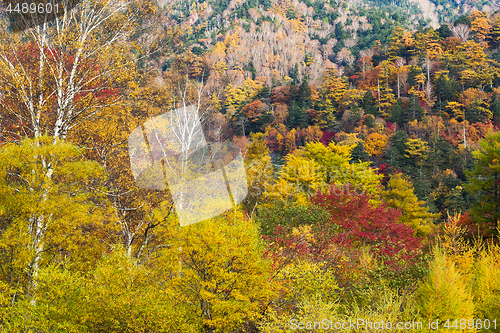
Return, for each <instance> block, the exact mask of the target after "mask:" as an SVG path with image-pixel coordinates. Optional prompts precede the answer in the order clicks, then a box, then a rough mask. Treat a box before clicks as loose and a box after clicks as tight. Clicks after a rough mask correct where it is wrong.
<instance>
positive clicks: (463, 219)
mask: <svg viewBox="0 0 500 333" xmlns="http://www.w3.org/2000/svg"><path fill="white" fill-rule="evenodd" d="M458 225H460V226H462V227H464V228H465V233H464V237H465V238H468V239H474V238H475V237H476V238H477V237H483V238H489V237H491V236H493V234H494V230H495V225H494V224H493V223H477V222H476V221H475V220H474V219H473V218H472V216H471V215H470V212H468V211H467V212H465V213H464V214H462V215H461V216H460V220H458Z"/></svg>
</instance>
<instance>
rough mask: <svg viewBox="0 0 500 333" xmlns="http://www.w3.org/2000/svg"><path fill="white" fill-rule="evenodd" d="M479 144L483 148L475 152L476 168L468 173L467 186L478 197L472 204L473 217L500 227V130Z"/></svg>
mask: <svg viewBox="0 0 500 333" xmlns="http://www.w3.org/2000/svg"><path fill="white" fill-rule="evenodd" d="M479 144H480V145H481V148H480V149H479V150H477V151H475V152H474V153H473V155H474V157H475V163H474V169H473V170H472V171H470V172H467V173H466V174H467V184H466V185H465V188H466V190H467V191H469V193H472V194H474V195H476V197H477V199H476V200H475V201H474V203H473V205H472V215H473V217H474V218H475V219H476V220H477V221H478V222H481V223H490V224H491V225H492V226H493V227H494V226H497V227H500V162H499V161H500V132H497V133H496V134H493V135H491V134H490V135H488V136H487V137H486V138H485V139H484V140H481V141H479Z"/></svg>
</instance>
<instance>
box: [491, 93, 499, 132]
mask: <svg viewBox="0 0 500 333" xmlns="http://www.w3.org/2000/svg"><path fill="white" fill-rule="evenodd" d="M490 109H491V113H493V123H494V124H495V125H497V126H500V98H498V97H495V98H494V99H493V102H492V103H491V106H490Z"/></svg>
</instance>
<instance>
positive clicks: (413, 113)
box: [403, 94, 424, 123]
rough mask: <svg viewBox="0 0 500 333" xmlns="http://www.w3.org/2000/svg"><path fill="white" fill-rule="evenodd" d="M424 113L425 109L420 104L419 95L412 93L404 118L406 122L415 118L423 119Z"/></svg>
mask: <svg viewBox="0 0 500 333" xmlns="http://www.w3.org/2000/svg"><path fill="white" fill-rule="evenodd" d="M423 115H424V109H423V108H422V106H421V105H420V100H419V99H418V97H417V95H415V94H411V95H410V102H409V103H408V108H407V109H406V110H405V113H404V118H403V119H404V122H405V123H408V122H410V121H413V120H415V119H417V120H422V117H423Z"/></svg>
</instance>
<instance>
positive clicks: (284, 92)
mask: <svg viewBox="0 0 500 333" xmlns="http://www.w3.org/2000/svg"><path fill="white" fill-rule="evenodd" d="M289 101H290V86H284V87H275V88H273V90H271V103H272V104H279V103H283V104H288V102H289Z"/></svg>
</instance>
